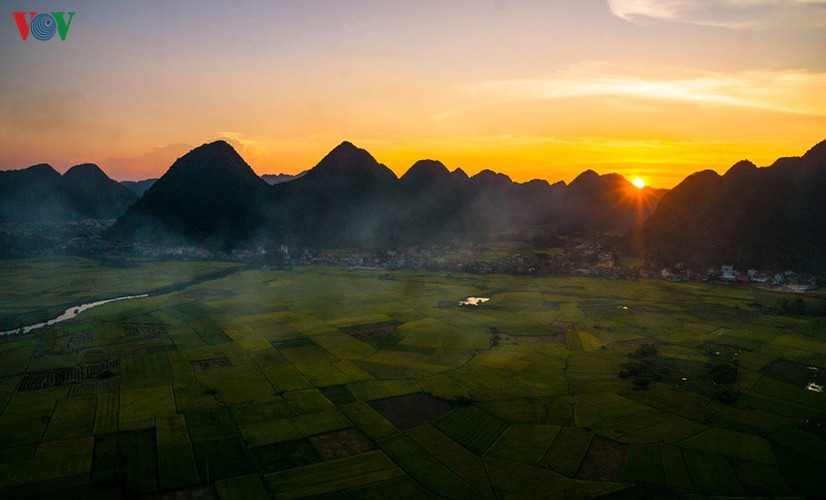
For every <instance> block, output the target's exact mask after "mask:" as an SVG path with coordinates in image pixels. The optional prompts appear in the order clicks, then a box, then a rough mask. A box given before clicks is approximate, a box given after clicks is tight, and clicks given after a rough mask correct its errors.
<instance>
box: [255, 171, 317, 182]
mask: <svg viewBox="0 0 826 500" xmlns="http://www.w3.org/2000/svg"><path fill="white" fill-rule="evenodd" d="M306 173H307V171H306V170H305V171H303V172H299V173H297V174H295V175H292V174H264V175H262V176H261V178H262V179H264V182H266V183H267V184H269V185H270V186H274V185H276V184H281V183H282V182H290V181H292V180H295V179H299V178H301V177H303V176H304V174H306Z"/></svg>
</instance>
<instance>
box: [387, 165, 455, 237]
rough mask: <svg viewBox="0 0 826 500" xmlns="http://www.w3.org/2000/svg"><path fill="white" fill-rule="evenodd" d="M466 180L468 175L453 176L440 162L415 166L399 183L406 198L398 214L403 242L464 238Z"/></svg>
mask: <svg viewBox="0 0 826 500" xmlns="http://www.w3.org/2000/svg"><path fill="white" fill-rule="evenodd" d="M457 171H459V172H461V170H458V169H457ZM462 173H464V172H462ZM467 179H468V178H467V175H465V176H464V178H463V177H461V176H457V175H456V174H455V172H454V173H450V171H449V170H448V169H447V168H446V167H445V166H444V165H443V164H442V162H440V161H436V160H419V161H417V162H416V163H414V164H413V166H412V167H410V168H409V169H408V170H407V172H405V174H404V175H403V176H402V177H401V178H400V179H399V184H400V185H401V191H402V193H403V196H402V197H401V198H400V199H399V207H398V213H399V214H400V218H399V225H400V226H401V227H403V228H404V234H403V235H402V238H403V241H405V242H408V243H415V242H417V241H418V242H420V241H428V240H440V239H445V238H449V237H451V236H457V235H459V234H461V233H462V231H463V229H464V226H463V223H464V220H463V207H464V197H465V188H466V185H467Z"/></svg>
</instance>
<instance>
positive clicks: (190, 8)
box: [0, 0, 826, 187]
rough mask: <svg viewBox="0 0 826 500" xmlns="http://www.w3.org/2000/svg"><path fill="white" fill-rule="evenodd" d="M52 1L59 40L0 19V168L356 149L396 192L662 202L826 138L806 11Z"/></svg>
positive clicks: (309, 159)
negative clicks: (498, 179)
mask: <svg viewBox="0 0 826 500" xmlns="http://www.w3.org/2000/svg"><path fill="white" fill-rule="evenodd" d="M64 4H65V5H64ZM61 6H62V7H65V8H66V10H73V11H76V15H75V18H74V20H73V24H72V25H71V28H70V30H69V33H68V36H67V38H66V40H65V41H60V40H57V39H53V40H50V41H47V42H40V41H36V40H31V39H30V40H27V41H25V42H24V41H21V39H20V35H19V33H18V32H17V28H16V26H15V24H14V21H13V19H12V16H11V15H10V14H9V13H6V14H2V13H0V19H4V21H2V22H0V28H2V31H0V59H2V60H3V61H4V71H3V72H2V73H0V95H2V98H0V169H11V168H23V167H26V166H28V165H32V164H34V163H39V162H48V163H51V164H52V165H53V166H55V167H56V168H57V169H58V170H61V171H63V170H65V169H67V168H68V167H70V166H71V165H73V164H76V163H79V162H83V161H92V162H95V163H97V164H99V165H100V166H101V167H102V168H103V169H104V170H106V171H107V172H108V173H109V174H110V176H112V177H113V178H116V179H119V180H121V179H141V178H147V177H157V176H160V175H161V174H162V173H163V172H164V171H165V170H166V168H168V167H169V165H171V163H172V162H173V161H174V160H175V159H176V158H177V157H179V156H181V155H183V154H185V153H186V152H187V151H188V150H189V149H191V148H192V147H195V146H197V145H200V144H202V143H204V142H209V141H212V140H214V139H217V138H226V139H228V140H229V141H230V142H232V143H233V144H234V145H235V146H236V147H237V148H238V149H239V152H241V154H242V155H243V156H244V157H245V158H246V159H247V161H248V162H249V163H250V164H251V165H252V166H253V168H254V169H255V170H256V171H257V172H258V173H279V172H288V173H296V172H298V171H301V170H304V169H307V168H310V167H312V166H313V165H315V164H316V163H317V162H318V161H319V160H320V159H321V158H322V157H323V156H324V154H326V153H327V152H328V151H329V150H330V149H332V148H333V147H335V146H336V145H337V144H338V143H340V142H341V141H343V140H350V141H352V142H353V143H355V144H356V145H358V146H360V147H363V148H366V149H367V150H369V151H370V152H371V153H372V154H373V155H374V156H375V157H376V159H377V160H378V161H380V162H382V163H385V164H386V165H388V166H389V167H390V168H391V169H393V170H394V171H395V172H396V173H397V174H399V175H400V174H402V173H403V172H404V171H405V170H406V169H407V168H409V167H410V165H412V164H413V163H414V162H415V161H416V160H418V159H422V158H433V159H439V160H441V161H443V162H444V163H445V164H446V165H447V166H448V167H449V168H451V169H453V168H456V167H462V168H463V169H465V170H466V171H467V172H468V173H469V174H473V173H475V172H478V171H479V170H482V169H485V168H489V169H493V170H496V171H500V172H503V173H506V174H508V175H510V176H511V177H512V178H513V179H514V180H517V181H527V180H530V179H533V178H544V179H548V180H549V181H551V182H553V181H556V180H565V181H568V182H569V181H571V180H572V179H573V178H574V177H575V176H576V175H577V174H578V173H580V172H581V171H583V170H585V169H588V168H590V169H594V170H596V171H598V172H600V173H608V172H619V173H621V174H623V175H625V176H626V177H628V178H629V179H633V178H634V177H642V178H644V179H645V180H646V181H647V182H648V184H649V185H653V186H655V187H672V186H674V185H675V184H676V183H678V182H679V181H680V180H681V179H683V178H684V177H685V176H686V175H688V174H690V173H692V172H694V171H696V170H700V169H704V168H712V169H715V170H717V171H720V172H723V171H725V170H726V169H727V168H728V167H729V166H730V165H732V164H733V163H735V162H736V161H738V160H741V159H744V158H748V159H751V160H752V161H754V162H755V163H757V164H758V165H768V164H770V163H771V162H772V161H774V159H776V158H777V157H780V156H791V155H800V154H803V153H804V152H805V151H806V150H807V149H808V148H809V147H811V146H812V145H814V144H815V143H817V142H818V141H820V140H823V139H824V138H826V58H824V57H823V54H824V53H826V9H823V8H822V5H818V3H817V2H815V1H813V0H717V1H713V2H712V1H705V0H658V1H654V0H610V1H608V0H558V1H554V2H548V1H546V0H513V1H511V0H491V1H481V0H480V1H470V0H442V1H435V0H422V1H417V2H406V1H399V2H386V3H376V2H371V1H368V0H350V1H348V2H343V1H341V2H333V1H330V0H328V1H325V0H306V1H302V2H288V1H282V2H277V1H271V2H264V1H255V0H247V1H244V2H233V3H227V2H217V1H207V2H183V1H182V2H175V3H174V4H160V3H159V4H141V5H140V7H137V6H136V4H134V3H128V4H120V3H116V2H105V1H97V0H95V1H84V2H65V3H61ZM53 7H54V6H53V5H52V3H51V2H41V1H37V0H31V1H27V2H19V1H16V0H15V1H10V2H4V4H3V8H4V9H6V10H8V11H9V12H12V11H17V10H27V11H31V10H38V9H47V10H53Z"/></svg>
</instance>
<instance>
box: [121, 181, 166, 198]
mask: <svg viewBox="0 0 826 500" xmlns="http://www.w3.org/2000/svg"><path fill="white" fill-rule="evenodd" d="M157 180H158V179H145V180H142V181H121V182H120V185H121V186H123V187H125V188H126V189H128V190H130V191H132V192H133V193H135V194H136V195H137V196H138V198H140V197H141V196H143V193H145V192H146V190H147V189H149V188H151V187H152V184H155V181H157Z"/></svg>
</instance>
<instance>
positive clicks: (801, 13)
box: [608, 0, 826, 30]
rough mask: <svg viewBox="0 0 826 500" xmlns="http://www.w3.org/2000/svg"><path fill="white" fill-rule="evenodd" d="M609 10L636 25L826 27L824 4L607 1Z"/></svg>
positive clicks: (802, 0) (807, 0)
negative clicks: (684, 24)
mask: <svg viewBox="0 0 826 500" xmlns="http://www.w3.org/2000/svg"><path fill="white" fill-rule="evenodd" d="M608 7H609V8H610V9H611V12H613V13H614V14H615V15H616V16H618V17H620V18H622V19H624V20H626V21H629V22H632V23H636V24H645V23H653V22H674V23H687V24H697V25H701V26H715V27H723V28H732V29H751V30H772V29H795V30H796V29H817V28H823V27H826V1H823V0H608Z"/></svg>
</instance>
